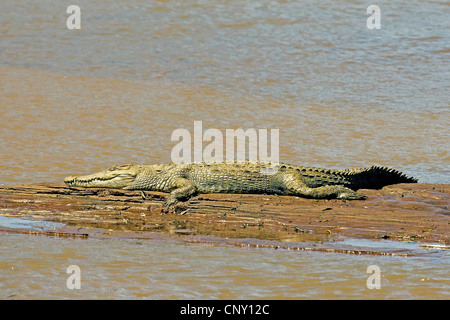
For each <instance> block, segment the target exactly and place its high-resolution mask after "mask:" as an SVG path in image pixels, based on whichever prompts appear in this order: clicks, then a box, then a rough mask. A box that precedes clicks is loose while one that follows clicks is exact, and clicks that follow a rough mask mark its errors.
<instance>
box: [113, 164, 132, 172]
mask: <svg viewBox="0 0 450 320" xmlns="http://www.w3.org/2000/svg"><path fill="white" fill-rule="evenodd" d="M130 167H131V164H122V165H119V166H114V167H111V168H109V169H108V170H109V171H116V170H128V169H130Z"/></svg>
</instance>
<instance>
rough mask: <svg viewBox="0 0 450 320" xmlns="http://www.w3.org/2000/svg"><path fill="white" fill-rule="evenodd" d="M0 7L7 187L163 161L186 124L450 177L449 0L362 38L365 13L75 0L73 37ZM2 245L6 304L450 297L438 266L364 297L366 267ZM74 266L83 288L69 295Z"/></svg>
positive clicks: (45, 15)
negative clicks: (273, 137)
mask: <svg viewBox="0 0 450 320" xmlns="http://www.w3.org/2000/svg"><path fill="white" fill-rule="evenodd" d="M0 2H1V7H2V10H1V12H0V83H1V85H0V111H1V118H0V150H1V152H0V172H1V174H0V184H17V183H30V182H60V181H62V179H63V178H64V177H65V176H67V175H69V174H74V173H90V172H93V171H98V170H102V169H104V168H106V167H108V166H110V165H113V164H120V163H128V162H139V163H157V162H170V161H171V158H170V154H171V150H172V148H173V147H174V145H175V142H172V141H171V134H172V132H173V130H175V129H177V128H185V129H188V130H190V131H191V133H192V132H193V124H194V121H202V123H203V129H204V130H206V129H208V128H216V129H219V130H221V131H222V132H225V129H228V128H230V129H237V128H244V129H248V128H255V129H263V128H265V129H279V130H280V160H282V161H285V162H292V163H297V164H304V165H310V166H320V167H329V168H345V167H359V166H368V165H374V164H375V165H383V166H390V167H394V168H396V169H399V170H401V171H404V172H406V173H407V174H408V175H411V176H414V177H417V178H418V179H419V180H420V181H421V182H431V183H449V182H450V154H449V150H450V144H449V141H450V131H449V129H448V128H449V126H448V124H449V123H450V121H449V120H450V112H449V111H450V105H449V101H450V86H449V83H450V47H449V43H450V34H449V32H448V30H449V29H450V25H449V24H450V20H449V19H448V17H449V16H450V4H449V2H447V1H444V0H441V1H432V2H430V1H426V2H425V1H418V0H416V1H395V2H390V1H381V2H378V3H377V5H378V6H379V7H380V9H381V29H380V30H369V29H368V28H367V26H366V20H367V18H368V14H366V9H367V7H368V6H369V5H372V4H373V3H372V2H370V1H347V0H346V1H328V0H327V1H320V2H317V1H308V0H307V1H281V0H280V1H250V0H249V1H241V0H239V1H238V0H227V1H206V0H205V1H203V0H196V1H191V0H186V1H139V0H135V1H126V2H124V1H119V2H111V1H108V2H106V1H84V0H80V1H78V2H77V4H78V5H79V6H80V9H81V29H80V30H68V29H67V27H66V19H67V18H68V17H69V15H68V14H67V13H66V9H67V5H68V4H67V3H64V2H54V1H47V0H37V1H29V0H24V1H0ZM0 245H1V246H2V248H5V250H6V251H4V250H3V249H2V251H1V253H0V254H1V256H0V257H1V261H0V263H1V269H0V271H1V273H0V277H2V282H1V285H2V287H1V291H0V294H1V295H2V297H19V298H20V297H26V298H28V297H52V295H57V294H60V295H61V297H80V295H81V294H83V295H85V297H126V298H133V297H150V298H170V297H176V298H179V297H185V298H186V297H187V298H190V297H192V298H205V297H206V298H207V297H213V298H238V297H239V298H242V297H248V298H260V297H274V298H289V297H299V298H307V297H313V298H314V297H316V298H321V297H324V298H327V297H328V298H329V297H355V298H356V297H367V294H370V295H373V297H377V298H387V297H394V298H403V297H405V298H415V297H425V298H439V297H442V294H443V293H445V292H446V293H447V294H448V283H447V287H446V288H444V287H443V283H444V282H443V278H445V277H444V275H443V274H442V272H443V269H444V270H446V269H447V267H445V266H444V265H443V264H440V262H439V259H437V258H430V259H431V260H426V259H425V258H417V259H400V258H392V257H391V258H389V257H385V258H379V259H381V261H379V263H380V264H382V265H386V266H388V267H385V270H386V272H385V273H383V274H384V275H385V281H387V282H386V283H387V284H386V286H385V288H386V290H381V291H375V292H374V291H370V292H369V291H367V289H366V288H365V285H364V283H365V282H364V281H365V279H366V278H367V274H366V273H365V270H366V268H367V264H368V263H372V262H370V261H367V258H364V257H348V256H341V255H335V256H333V255H331V256H330V255H324V254H320V253H300V254H298V253H295V254H294V253H283V252H276V251H270V250H251V249H249V250H244V253H243V250H242V249H238V248H215V247H214V248H213V247H204V246H199V247H196V246H183V245H179V244H176V245H175V244H170V243H153V244H148V243H146V244H138V243H136V242H132V241H117V242H114V241H111V242H110V241H104V242H102V241H94V240H92V241H91V240H88V241H84V242H83V241H81V240H74V239H67V240H61V239H51V238H42V237H39V238H35V237H27V236H12V235H8V236H5V235H0ZM6 252H8V254H6ZM98 252H100V253H101V254H97V253H98ZM14 253H15V254H14ZM242 254H245V255H246V256H248V260H247V259H246V260H242V259H240V257H241V256H242ZM191 256H195V257H196V259H191ZM156 257H157V258H156ZM77 259H78V260H77ZM422 259H425V260H422ZM427 259H428V258H427ZM72 261H80V264H83V266H84V267H82V269H83V272H84V274H85V276H83V277H84V279H85V280H83V290H82V291H81V293H74V292H67V290H66V288H65V287H64V283H65V282H64V279H65V277H66V274H65V268H66V265H67V264H68V263H69V262H70V263H72ZM172 264H173V266H172ZM123 266H126V268H123ZM131 266H132V267H131ZM164 266H165V267H164ZM167 266H170V267H167ZM414 266H416V267H417V268H415V267H414ZM11 268H14V269H11ZM124 269H127V270H133V272H131V271H126V270H125V271H124ZM316 269H317V271H316V273H315V271H314V270H316ZM273 270H276V271H277V272H274V271H273ZM382 270H383V267H382ZM390 270H392V274H393V275H392V278H390V277H391V276H390V274H391V271H390ZM12 274H14V275H15V276H14V277H11V275H12ZM121 275H123V276H121ZM446 276H447V279H448V274H447V275H446ZM6 279H7V280H6ZM44 279H45V280H44ZM336 279H343V280H336ZM421 279H425V280H423V281H422V280H421ZM426 279H430V280H426ZM336 281H337V282H338V283H341V284H342V286H336V285H334V284H335V282H336ZM23 283H25V284H24V285H23V286H22V284H23ZM61 285H62V287H61ZM394 287H395V289H394ZM24 288H25V289H24ZM46 288H51V291H49V290H46ZM139 288H142V290H141V289H139ZM246 288H247V289H246ZM444 291H445V292H444ZM244 292H246V294H244ZM78 294H80V295H78ZM53 297H55V296H53Z"/></svg>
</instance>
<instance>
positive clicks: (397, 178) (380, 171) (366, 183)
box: [346, 166, 418, 190]
mask: <svg viewBox="0 0 450 320" xmlns="http://www.w3.org/2000/svg"><path fill="white" fill-rule="evenodd" d="M346 178H347V179H348V180H349V181H351V186H350V188H351V189H353V190H358V189H381V188H383V187H384V186H387V185H390V184H397V183H416V182H417V181H418V180H417V179H415V178H412V177H408V176H406V175H405V174H403V173H402V172H400V171H397V170H395V169H392V168H386V167H378V166H372V167H370V168H366V169H361V170H355V171H354V170H349V172H348V175H347V177H346Z"/></svg>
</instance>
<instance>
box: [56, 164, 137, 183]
mask: <svg viewBox="0 0 450 320" xmlns="http://www.w3.org/2000/svg"><path fill="white" fill-rule="evenodd" d="M137 174H138V170H136V168H134V166H133V165H122V166H115V167H111V168H109V169H107V170H105V171H100V172H97V173H93V174H90V175H86V176H68V177H66V178H65V179H64V183H65V184H67V185H68V186H69V187H83V188H114V189H122V188H125V187H127V186H129V185H130V184H131V183H132V182H134V180H135V179H136V176H137Z"/></svg>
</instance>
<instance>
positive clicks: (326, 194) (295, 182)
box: [283, 175, 367, 200]
mask: <svg viewBox="0 0 450 320" xmlns="http://www.w3.org/2000/svg"><path fill="white" fill-rule="evenodd" d="M283 180H284V182H285V184H286V186H287V190H288V191H289V193H290V194H292V195H295V196H300V197H305V198H313V199H343V200H363V199H366V198H367V197H366V196H365V195H363V194H361V193H358V192H356V191H353V190H352V189H349V188H347V187H344V186H342V185H326V186H322V187H316V188H310V187H308V186H307V185H306V184H305V183H304V182H303V181H302V179H301V177H300V176H298V175H288V176H286V177H284V179H283Z"/></svg>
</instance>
